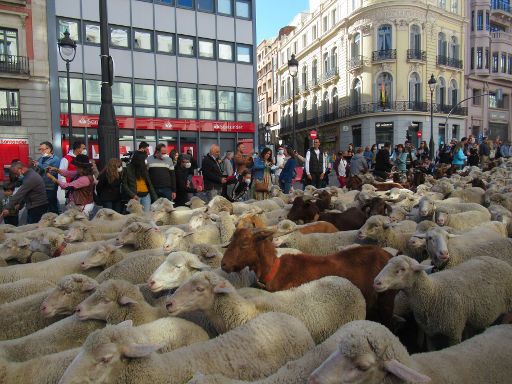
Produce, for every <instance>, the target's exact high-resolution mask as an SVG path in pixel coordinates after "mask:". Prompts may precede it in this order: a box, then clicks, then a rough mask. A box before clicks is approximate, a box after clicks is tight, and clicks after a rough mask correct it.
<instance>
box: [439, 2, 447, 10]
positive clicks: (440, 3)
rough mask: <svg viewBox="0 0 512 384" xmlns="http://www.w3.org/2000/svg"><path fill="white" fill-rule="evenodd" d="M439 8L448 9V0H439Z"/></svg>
mask: <svg viewBox="0 0 512 384" xmlns="http://www.w3.org/2000/svg"><path fill="white" fill-rule="evenodd" d="M439 8H442V9H446V0H439Z"/></svg>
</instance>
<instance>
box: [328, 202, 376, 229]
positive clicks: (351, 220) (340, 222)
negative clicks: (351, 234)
mask: <svg viewBox="0 0 512 384" xmlns="http://www.w3.org/2000/svg"><path fill="white" fill-rule="evenodd" d="M367 218H368V216H367V215H366V213H364V212H363V211H362V210H361V209H359V208H355V207H352V208H349V209H347V210H346V211H344V212H341V213H336V212H322V213H320V214H319V215H318V220H322V221H327V222H329V223H331V224H333V225H334V226H335V227H336V228H338V230H339V231H351V230H354V229H359V228H361V227H362V226H363V225H364V223H365V222H366V219H367Z"/></svg>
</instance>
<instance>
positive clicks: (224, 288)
mask: <svg viewBox="0 0 512 384" xmlns="http://www.w3.org/2000/svg"><path fill="white" fill-rule="evenodd" d="M233 292H236V290H235V288H233V286H229V285H228V284H226V282H225V281H221V282H220V283H218V284H217V285H216V286H215V287H213V293H233Z"/></svg>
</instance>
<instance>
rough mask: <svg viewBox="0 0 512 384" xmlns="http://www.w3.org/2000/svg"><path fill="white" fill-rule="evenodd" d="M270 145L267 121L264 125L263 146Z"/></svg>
mask: <svg viewBox="0 0 512 384" xmlns="http://www.w3.org/2000/svg"><path fill="white" fill-rule="evenodd" d="M269 144H270V123H269V122H268V121H267V123H266V124H265V146H268V145H269Z"/></svg>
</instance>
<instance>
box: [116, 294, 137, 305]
mask: <svg viewBox="0 0 512 384" xmlns="http://www.w3.org/2000/svg"><path fill="white" fill-rule="evenodd" d="M118 303H119V304H120V305H131V304H138V303H139V302H138V301H137V300H134V299H132V298H131V297H128V296H121V298H120V299H119V301H118Z"/></svg>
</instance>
